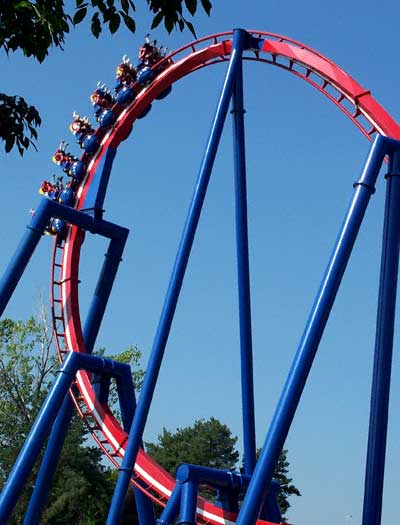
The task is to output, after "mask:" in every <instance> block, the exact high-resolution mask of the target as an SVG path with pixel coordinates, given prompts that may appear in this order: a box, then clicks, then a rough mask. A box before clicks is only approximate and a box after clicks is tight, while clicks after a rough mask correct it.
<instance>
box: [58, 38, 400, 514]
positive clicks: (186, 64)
mask: <svg viewBox="0 0 400 525" xmlns="http://www.w3.org/2000/svg"><path fill="white" fill-rule="evenodd" d="M249 33H251V34H252V35H253V36H254V37H256V38H258V39H261V40H262V41H263V44H262V47H261V49H260V50H259V51H246V52H245V54H244V59H245V60H253V61H258V62H264V63H266V64H271V65H273V66H277V67H279V68H281V69H285V70H287V71H288V72H290V73H292V74H294V75H296V76H298V77H300V78H302V79H303V80H305V81H306V82H308V83H309V84H311V85H312V86H313V87H314V88H316V89H317V90H318V91H320V92H321V93H322V94H323V95H325V96H326V97H327V98H328V99H329V100H330V101H331V102H333V103H334V104H336V106H338V107H339V108H340V109H341V110H342V111H343V113H344V114H345V115H346V116H347V117H348V118H349V119H350V120H352V122H353V123H354V124H355V125H356V126H357V127H358V128H359V129H360V131H361V132H362V133H363V134H364V135H366V136H367V138H369V139H371V138H373V137H374V136H375V135H376V134H377V133H379V134H382V135H386V136H390V137H393V138H395V139H400V127H399V125H398V124H397V123H396V122H395V121H394V120H393V119H392V118H391V117H390V115H389V114H388V113H387V112H386V111H385V110H384V109H383V108H382V107H381V106H380V105H379V104H378V103H377V102H376V101H375V100H374V98H373V97H372V96H371V94H370V91H369V90H367V89H364V88H363V87H362V86H360V85H359V84H358V83H357V82H356V81H355V80H353V79H352V78H351V77H350V76H349V75H348V74H347V73H346V72H345V71H343V70H342V69H341V68H339V67H338V66H337V65H335V64H334V63H333V62H332V61H330V60H329V59H327V58H325V57H324V56H322V55H321V54H319V53H317V52H316V51H314V50H313V49H311V48H309V47H307V46H305V45H304V44H301V43H299V42H296V41H294V40H291V39H289V38H286V37H283V36H280V35H276V34H272V33H266V32H263V31H249ZM231 36H232V33H231V32H226V33H219V34H216V35H212V36H208V37H205V38H202V39H200V40H197V41H195V42H192V43H190V44H188V45H187V46H185V47H182V48H180V49H178V50H177V51H175V52H173V53H171V54H170V55H169V56H168V57H166V58H165V59H163V62H165V65H166V66H167V67H166V68H165V69H164V70H163V71H162V72H161V73H160V74H158V76H157V77H156V78H155V80H154V81H153V82H152V83H151V84H150V85H149V86H147V87H145V88H143V89H142V91H140V92H139V94H138V95H137V97H136V99H135V100H134V102H133V103H132V104H130V105H129V106H128V107H126V108H124V109H123V110H122V111H121V109H119V111H120V113H119V115H118V118H117V122H116V124H115V125H114V127H113V128H112V129H110V130H108V131H107V132H106V133H104V131H103V130H101V129H100V128H99V129H98V130H97V132H96V133H97V135H98V136H99V140H100V141H101V145H100V147H99V149H98V151H97V152H96V154H95V155H94V156H92V157H90V158H89V157H86V154H84V155H83V158H82V159H83V160H85V161H86V162H88V168H87V172H86V176H85V179H84V180H83V182H82V184H81V186H80V188H79V190H78V192H77V203H76V208H77V209H82V208H83V207H84V203H85V198H86V194H87V191H88V188H89V187H90V184H91V182H92V180H93V177H94V174H95V172H96V169H97V166H98V164H99V162H100V160H101V158H102V156H103V154H104V153H105V151H106V149H107V147H108V146H112V147H114V148H117V147H118V145H119V143H120V142H121V141H123V140H124V139H125V138H127V136H128V135H129V133H130V131H131V129H132V125H133V123H134V122H135V120H136V119H137V118H138V116H139V115H141V114H142V113H143V111H144V110H145V109H146V108H147V107H148V105H149V104H150V103H152V101H153V100H154V99H155V98H156V97H157V96H158V95H160V94H161V93H162V92H163V91H164V90H165V89H166V88H168V87H169V86H170V85H171V84H173V83H174V82H176V81H177V80H179V79H181V78H182V77H184V76H186V75H188V74H190V73H193V72H194V71H196V70H198V69H201V68H203V67H205V66H208V65H211V64H215V63H218V62H225V61H227V60H229V57H230V53H231V49H232V40H231ZM160 65H161V63H159V64H157V67H159V66H160ZM138 88H139V86H138ZM83 239H84V234H83V232H82V230H79V229H78V228H77V227H70V228H69V230H68V233H67V235H66V237H65V240H64V241H62V242H61V243H59V242H57V241H56V242H55V244H54V250H53V258H52V272H51V282H52V294H51V299H52V312H53V324H54V332H55V336H56V337H55V339H56V342H57V349H58V353H59V357H60V359H61V358H62V357H63V355H64V354H65V352H66V351H67V350H71V349H72V350H74V351H76V352H85V347H84V342H83V336H82V327H81V319H80V313H79V295H78V283H79V279H78V276H79V260H80V251H81V246H82V243H83ZM76 385H77V387H78V391H79V394H78V395H76V396H75V397H74V400H75V404H76V407H77V409H78V411H79V414H80V416H81V417H82V418H83V419H84V420H85V421H86V423H87V425H88V427H89V429H90V431H91V433H92V435H93V438H94V439H95V441H96V442H97V443H98V445H99V446H100V447H101V449H102V451H103V452H104V453H105V454H106V456H107V457H108V458H109V459H110V460H111V461H112V462H113V463H114V465H115V466H118V465H119V464H120V460H121V458H122V457H123V454H124V447H125V443H126V440H127V435H126V433H125V432H124V430H123V429H122V427H121V425H120V423H119V422H118V420H117V419H116V418H115V417H114V416H113V414H112V413H111V411H110V409H109V407H108V406H105V405H102V404H100V403H99V401H98V400H97V399H96V397H95V394H94V392H93V389H92V386H91V384H90V380H89V377H88V375H87V373H85V372H80V373H78V375H77V378H76ZM71 395H73V394H72V393H71ZM138 478H140V480H141V484H140V486H139V487H140V488H141V489H142V490H143V491H144V492H145V493H146V494H148V495H149V496H150V497H151V498H152V499H153V500H155V501H157V502H158V503H159V504H161V505H164V504H165V502H166V501H167V500H168V498H169V496H170V494H171V491H172V489H173V486H174V483H175V481H174V479H173V478H172V477H171V476H170V475H169V474H168V473H166V472H165V471H164V470H163V469H162V468H161V467H160V466H159V465H158V464H156V463H155V462H154V461H153V460H152V459H151V458H150V457H149V456H148V455H147V454H146V453H145V452H144V451H140V453H139V455H138V457H137V461H136V464H135V472H134V477H133V478H132V481H133V483H135V480H137V479H138ZM197 516H198V520H199V521H200V522H203V523H204V522H206V523H212V524H221V523H227V524H228V523H230V522H234V521H235V515H234V514H232V513H228V512H226V511H223V510H222V509H221V508H219V507H217V506H215V505H213V504H211V503H209V502H207V501H205V500H203V499H202V498H199V500H198V508H197ZM260 523H261V522H260ZM264 523H265V522H264Z"/></svg>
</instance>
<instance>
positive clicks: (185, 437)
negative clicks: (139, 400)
mask: <svg viewBox="0 0 400 525" xmlns="http://www.w3.org/2000/svg"><path fill="white" fill-rule="evenodd" d="M236 442H237V438H236V437H234V436H232V433H231V431H230V429H229V428H228V427H227V426H226V425H224V424H223V423H220V421H218V419H215V418H213V417H211V418H210V419H208V420H204V419H199V420H197V421H195V422H194V424H193V426H191V427H184V428H178V429H177V430H176V432H175V433H172V432H169V431H168V430H166V429H165V428H164V429H163V431H162V434H160V435H159V436H158V442H157V443H146V450H147V452H148V453H149V454H150V455H151V456H152V457H153V458H154V459H155V460H156V461H157V462H158V463H159V464H160V465H162V466H163V467H164V468H165V469H166V470H168V472H170V473H171V474H172V475H174V474H175V471H176V469H177V467H178V466H179V465H180V464H181V463H194V464H196V465H203V466H204V467H213V468H221V469H231V468H234V467H235V466H236V464H237V462H238V460H239V452H238V451H237V450H236V449H235V446H236Z"/></svg>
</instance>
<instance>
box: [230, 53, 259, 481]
mask: <svg viewBox="0 0 400 525" xmlns="http://www.w3.org/2000/svg"><path fill="white" fill-rule="evenodd" d="M231 113H232V114H233V146H234V166H235V209H236V247H237V248H236V252H237V256H236V257H237V272H238V294H239V325H240V357H241V383H242V414H243V447H244V471H245V474H247V475H249V476H250V475H251V474H252V473H253V470H254V467H255V464H256V428H255V414H254V380H253V345H252V329H251V299H250V269H249V267H250V264H249V241H248V226H247V187H246V186H247V184H246V153H245V133H244V113H245V110H244V106H243V64H242V62H240V63H239V64H238V67H237V74H236V79H235V85H234V89H233V97H232V111H231Z"/></svg>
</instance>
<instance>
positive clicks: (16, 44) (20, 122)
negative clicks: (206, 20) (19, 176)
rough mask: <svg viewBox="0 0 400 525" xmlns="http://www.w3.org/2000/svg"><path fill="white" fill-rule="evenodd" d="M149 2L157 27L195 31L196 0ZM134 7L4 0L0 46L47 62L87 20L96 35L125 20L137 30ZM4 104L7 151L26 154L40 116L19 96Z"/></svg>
mask: <svg viewBox="0 0 400 525" xmlns="http://www.w3.org/2000/svg"><path fill="white" fill-rule="evenodd" d="M146 3H147V7H148V9H149V10H150V12H152V13H153V14H154V18H153V21H152V26H151V27H152V28H155V27H157V26H158V25H159V24H160V23H161V22H164V26H165V29H166V30H167V31H168V33H171V31H172V30H173V29H174V28H177V29H179V30H180V31H183V30H184V28H185V27H187V28H188V29H189V30H190V32H191V33H192V34H193V35H195V30H194V27H193V25H192V23H191V22H190V21H189V20H188V19H187V18H186V16H187V15H186V11H187V12H188V13H189V15H191V16H194V15H195V13H196V11H197V8H198V5H197V0H146ZM201 5H202V8H203V10H204V11H205V12H206V13H207V14H208V15H209V14H210V10H211V3H210V1H209V0H201ZM135 10H136V6H135V4H134V2H133V1H132V0H88V1H85V0H75V6H74V7H73V8H72V9H70V10H67V9H66V8H65V6H64V2H63V0H0V48H2V49H4V50H5V52H6V53H7V54H9V53H10V52H14V51H17V50H21V51H22V53H23V54H24V55H25V56H27V57H33V58H36V59H37V60H38V61H39V62H43V60H44V59H45V58H46V56H47V55H48V53H49V49H50V48H51V47H59V48H61V49H62V48H63V45H64V42H65V36H66V35H67V34H68V33H69V32H70V29H72V28H74V27H76V26H77V25H79V24H80V23H82V22H83V21H84V20H86V19H90V28H91V32H92V34H93V36H95V37H96V38H98V37H99V35H100V34H101V32H102V30H103V28H104V27H106V28H108V30H109V31H110V33H112V34H114V33H116V32H117V31H118V29H119V28H120V26H121V21H123V23H124V25H125V26H126V28H127V29H128V30H129V31H130V32H131V33H135V31H136V23H135V19H134V18H133V17H132V16H131V15H132V13H133V12H135ZM0 104H1V105H0V138H1V139H2V140H3V141H5V150H6V152H7V153H8V152H9V151H10V150H11V149H12V147H13V146H14V144H16V145H17V148H18V151H19V153H20V154H21V155H22V154H23V151H24V149H27V148H28V147H29V145H30V144H33V142H32V139H36V138H37V134H36V131H35V129H34V128H37V127H38V126H39V125H40V117H39V114H38V112H37V110H36V109H35V108H34V107H33V106H30V105H28V104H27V103H26V102H25V100H24V99H23V98H21V97H18V96H14V97H13V96H7V95H5V94H0ZM13 119H16V120H15V123H14V120H13ZM27 132H29V135H27V134H26V133H27Z"/></svg>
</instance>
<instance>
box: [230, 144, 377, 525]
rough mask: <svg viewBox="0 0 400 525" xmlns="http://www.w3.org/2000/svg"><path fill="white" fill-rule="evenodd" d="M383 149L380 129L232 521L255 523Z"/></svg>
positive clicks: (371, 187)
mask: <svg viewBox="0 0 400 525" xmlns="http://www.w3.org/2000/svg"><path fill="white" fill-rule="evenodd" d="M386 153H387V141H386V139H385V138H384V137H382V136H380V135H379V136H377V137H376V139H375V141H374V142H373V144H372V146H371V149H370V153H369V156H368V158H367V161H366V164H365V168H364V170H363V172H362V174H361V178H360V180H359V181H358V182H356V183H355V185H354V188H355V193H354V196H353V199H352V201H351V203H350V206H349V209H348V212H347V215H346V217H345V220H344V222H343V225H342V228H341V231H340V233H339V236H338V238H337V240H336V244H335V247H334V250H333V252H332V255H331V259H330V261H329V264H328V267H327V269H326V272H325V275H324V278H323V280H322V283H321V286H320V289H319V291H318V294H317V297H316V300H315V302H314V305H313V307H312V310H311V313H310V316H309V318H308V321H307V325H306V328H305V331H304V333H303V337H302V339H301V341H300V345H299V347H298V349H297V352H296V355H295V358H294V361H293V364H292V366H291V369H290V371H289V375H288V378H287V380H286V383H285V386H284V388H283V392H282V394H281V397H280V400H279V403H278V406H277V409H276V411H275V414H274V416H273V419H272V422H271V425H270V428H269V430H268V433H267V436H266V439H265V443H264V446H263V449H262V451H261V454H260V457H259V459H258V462H257V465H256V468H255V470H254V474H253V476H252V479H251V481H250V485H249V487H248V490H247V493H246V496H245V498H244V501H243V503H242V507H241V510H240V512H239V515H238V519H237V525H252V524H254V523H255V522H256V520H257V517H258V515H259V512H260V510H261V508H262V505H263V503H264V501H265V498H266V495H267V492H268V488H269V485H270V483H271V480H272V476H273V474H274V471H275V467H276V465H277V462H278V459H279V454H280V452H281V450H282V448H283V446H284V443H285V440H286V437H287V434H288V432H289V429H290V425H291V423H292V421H293V418H294V415H295V412H296V409H297V406H298V404H299V401H300V398H301V394H302V392H303V389H304V385H305V383H306V380H307V377H308V374H309V372H310V370H311V366H312V363H313V361H314V357H315V354H316V352H317V349H318V345H319V342H320V340H321V337H322V334H323V331H324V328H325V325H326V322H327V320H328V317H329V313H330V311H331V308H332V306H333V302H334V300H335V297H336V293H337V291H338V289H339V286H340V282H341V280H342V277H343V273H344V271H345V269H346V265H347V262H348V260H349V258H350V254H351V251H352V248H353V245H354V242H355V240H356V237H357V234H358V231H359V228H360V225H361V222H362V219H363V217H364V214H365V210H366V208H367V205H368V203H369V200H370V197H371V195H372V193H374V191H375V182H376V179H377V177H378V174H379V170H380V167H381V165H382V162H383V159H384V156H385V154H386Z"/></svg>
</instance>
